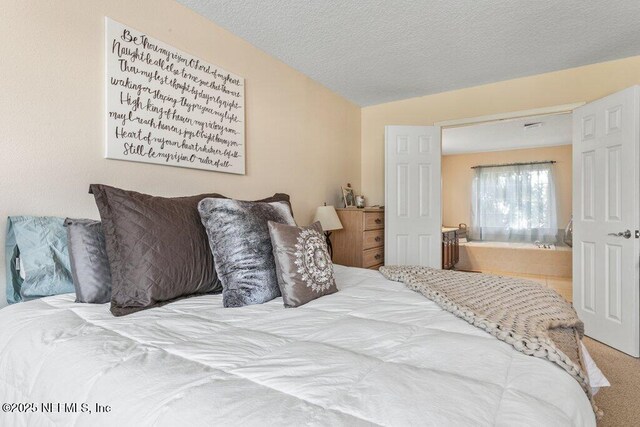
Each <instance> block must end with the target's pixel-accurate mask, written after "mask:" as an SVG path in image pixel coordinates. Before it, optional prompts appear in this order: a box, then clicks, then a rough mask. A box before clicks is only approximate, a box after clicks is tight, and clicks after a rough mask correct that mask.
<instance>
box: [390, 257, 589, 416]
mask: <svg viewBox="0 0 640 427" xmlns="http://www.w3.org/2000/svg"><path fill="white" fill-rule="evenodd" d="M380 272H381V273H382V274H383V275H384V277H386V278H387V279H389V280H393V281H396V282H403V283H404V284H405V285H406V286H407V287H408V288H409V289H412V290H414V291H416V292H419V293H421V294H422V295H424V296H425V297H427V298H428V299H430V300H432V301H434V302H435V303H437V304H438V305H439V306H440V307H442V308H443V309H444V310H447V311H449V312H451V313H453V314H455V315H456V316H458V317H460V318H462V319H464V320H466V321H467V322H469V323H470V324H472V325H474V326H476V327H478V328H480V329H483V330H485V331H487V332H488V333H490V334H491V335H493V336H495V337H496V338H498V339H499V340H501V341H504V342H506V343H508V344H510V345H512V346H513V348H515V349H516V350H518V351H519V352H521V353H524V354H527V355H529V356H535V357H540V358H542V359H547V360H549V361H550V362H553V363H555V364H557V365H558V366H560V367H561V368H563V369H564V370H565V371H567V372H568V373H569V374H570V375H571V376H572V377H573V378H575V379H576V381H578V383H579V384H580V385H581V386H582V388H583V390H584V391H585V393H586V394H587V396H588V397H589V399H590V400H591V403H592V405H593V407H594V411H595V412H596V414H597V415H601V414H602V413H601V412H600V411H598V409H597V408H596V407H595V404H594V403H593V398H592V395H591V387H590V386H589V379H588V377H587V374H586V369H585V367H584V364H583V362H582V356H581V352H580V340H581V339H582V336H583V335H584V325H583V323H582V321H581V320H580V319H579V318H578V316H577V315H576V312H575V310H574V309H573V307H572V306H571V304H569V303H568V302H567V301H565V300H564V299H563V298H562V297H561V296H560V295H558V293H556V292H555V291H553V290H552V289H548V288H545V287H544V286H541V285H539V284H538V283H534V282H531V281H528V280H520V279H515V278H511V277H502V276H492V275H488V274H478V273H462V272H458V271H445V270H436V269H433V268H427V267H414V266H385V267H381V268H380Z"/></svg>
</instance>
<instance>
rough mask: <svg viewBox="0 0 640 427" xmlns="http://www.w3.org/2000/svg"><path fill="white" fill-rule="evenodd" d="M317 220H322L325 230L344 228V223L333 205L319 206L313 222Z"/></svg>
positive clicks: (321, 223)
mask: <svg viewBox="0 0 640 427" xmlns="http://www.w3.org/2000/svg"><path fill="white" fill-rule="evenodd" d="M316 221H320V225H322V230H324V231H331V230H342V223H341V222H340V218H338V213H337V212H336V208H334V207H333V206H318V208H317V209H316V216H315V217H314V218H313V222H316Z"/></svg>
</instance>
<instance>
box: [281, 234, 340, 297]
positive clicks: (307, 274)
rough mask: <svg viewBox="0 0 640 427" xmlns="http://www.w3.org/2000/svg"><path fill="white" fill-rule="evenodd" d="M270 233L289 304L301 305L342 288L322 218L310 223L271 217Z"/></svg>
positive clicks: (282, 285)
mask: <svg viewBox="0 0 640 427" xmlns="http://www.w3.org/2000/svg"><path fill="white" fill-rule="evenodd" d="M269 234H270V235H271V246H272V247H273V256H274V258H275V261H276V273H277V276H278V286H279V287H280V292H281V293H282V299H283V300H284V305H285V307H298V306H301V305H303V304H306V303H308V302H309V301H312V300H314V299H316V298H319V297H321V296H323V295H328V294H332V293H334V292H336V291H337V290H338V288H337V287H336V282H335V279H334V277H333V263H332V262H331V258H330V257H329V252H328V250H327V244H326V242H325V238H324V236H323V235H322V226H321V225H320V222H319V221H317V222H314V223H313V224H311V225H310V226H308V227H296V226H291V225H286V224H278V223H276V222H273V221H269Z"/></svg>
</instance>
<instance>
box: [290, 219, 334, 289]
mask: <svg viewBox="0 0 640 427" xmlns="http://www.w3.org/2000/svg"><path fill="white" fill-rule="evenodd" d="M295 256H296V260H295V264H296V266H297V267H298V274H300V275H301V276H302V280H303V281H304V283H305V284H306V285H307V287H308V288H311V290H312V291H314V292H318V293H320V292H323V291H326V290H327V289H329V287H330V286H331V285H332V284H333V264H332V263H331V260H330V259H329V254H328V251H327V243H326V242H325V238H324V236H323V235H322V233H320V232H318V231H316V230H311V229H305V230H302V231H301V232H300V234H299V235H298V242H297V243H296V251H295Z"/></svg>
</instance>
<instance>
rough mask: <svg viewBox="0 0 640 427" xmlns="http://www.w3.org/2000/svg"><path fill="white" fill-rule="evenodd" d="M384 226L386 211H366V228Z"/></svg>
mask: <svg viewBox="0 0 640 427" xmlns="http://www.w3.org/2000/svg"><path fill="white" fill-rule="evenodd" d="M380 228H384V212H365V213H364V229H365V230H378V229H380Z"/></svg>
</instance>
